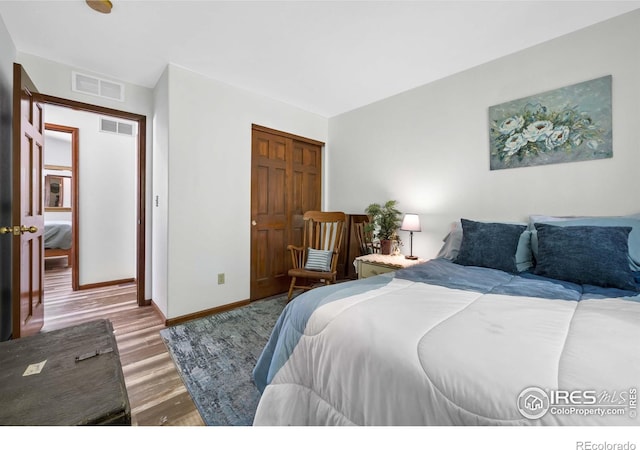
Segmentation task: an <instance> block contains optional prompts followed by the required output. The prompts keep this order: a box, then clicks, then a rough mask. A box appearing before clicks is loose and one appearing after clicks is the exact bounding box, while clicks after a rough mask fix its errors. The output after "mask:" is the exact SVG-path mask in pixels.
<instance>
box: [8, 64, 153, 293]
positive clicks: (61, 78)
mask: <svg viewBox="0 0 640 450" xmlns="http://www.w3.org/2000/svg"><path fill="white" fill-rule="evenodd" d="M17 62H18V63H20V64H22V65H23V66H24V68H25V70H26V71H27V73H28V74H29V76H30V78H31V79H32V81H33V82H34V84H35V85H36V87H37V88H38V90H39V91H40V92H41V93H43V94H47V95H52V96H55V97H61V98H65V99H70V100H76V101H79V102H83V103H89V104H92V105H97V106H103V107H106V108H112V109H116V110H120V111H126V112H131V113H135V114H140V115H144V116H146V117H147V118H150V117H152V115H153V90H152V89H149V88H145V87H141V86H137V85H133V84H129V83H123V84H124V86H125V101H124V102H119V101H116V100H109V99H104V98H101V97H96V96H92V95H87V94H82V93H78V92H74V91H72V90H71V74H72V72H74V71H77V72H81V73H85V74H87V75H94V76H97V77H101V78H106V79H111V77H109V75H108V74H99V73H94V72H91V71H87V70H84V69H82V68H78V67H71V66H67V65H65V64H61V63H58V62H55V61H50V60H47V59H44V58H40V57H38V56H33V55H29V54H27V53H18V55H17ZM114 81H118V82H121V81H119V80H114ZM146 137H147V149H146V150H147V153H146V154H147V161H146V167H147V186H146V191H147V199H146V210H147V211H151V195H150V194H149V193H150V192H151V189H152V186H151V183H152V179H153V178H152V173H151V170H150V168H151V167H152V154H153V148H152V127H151V125H150V120H147V130H146ZM97 214H99V215H100V217H102V219H103V221H104V222H105V223H108V222H109V220H110V217H109V215H108V210H106V209H101V210H100V211H99V212H97ZM145 241H146V242H147V245H146V266H145V269H146V276H145V299H150V298H151V289H152V286H151V272H152V267H151V245H149V244H148V243H149V242H151V220H147V222H146V237H145ZM81 283H82V281H81Z"/></svg>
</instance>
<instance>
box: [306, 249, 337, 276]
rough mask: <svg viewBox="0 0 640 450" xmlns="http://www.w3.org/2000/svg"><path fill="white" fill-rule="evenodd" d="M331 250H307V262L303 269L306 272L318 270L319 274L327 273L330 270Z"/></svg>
mask: <svg viewBox="0 0 640 450" xmlns="http://www.w3.org/2000/svg"><path fill="white" fill-rule="evenodd" d="M331 256H333V252H332V251H331V250H316V249H313V248H307V262H306V263H305V265H304V268H305V269H307V270H318V271H320V272H329V271H330V270H331Z"/></svg>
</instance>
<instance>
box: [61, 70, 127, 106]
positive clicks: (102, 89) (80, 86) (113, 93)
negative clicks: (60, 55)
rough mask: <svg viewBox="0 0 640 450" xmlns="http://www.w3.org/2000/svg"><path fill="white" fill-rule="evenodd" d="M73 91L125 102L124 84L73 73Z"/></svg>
mask: <svg viewBox="0 0 640 450" xmlns="http://www.w3.org/2000/svg"><path fill="white" fill-rule="evenodd" d="M71 89H72V90H73V91H74V92H81V93H83V94H89V95H95V96H96V97H102V98H108V99H109V100H117V101H119V102H123V101H124V84H122V83H116V82H115V81H109V80H105V79H103V78H98V77H94V76H91V75H85V74H83V73H78V72H73V73H72V74H71Z"/></svg>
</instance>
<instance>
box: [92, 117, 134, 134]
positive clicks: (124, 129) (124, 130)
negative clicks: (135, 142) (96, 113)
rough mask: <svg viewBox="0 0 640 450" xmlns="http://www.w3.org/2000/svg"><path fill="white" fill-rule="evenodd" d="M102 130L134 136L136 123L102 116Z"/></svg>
mask: <svg viewBox="0 0 640 450" xmlns="http://www.w3.org/2000/svg"><path fill="white" fill-rule="evenodd" d="M100 131H104V132H105V133H117V134H124V135H126V136H133V135H134V134H135V125H134V124H132V123H126V122H118V121H117V120H113V119H107V118H106V117H100Z"/></svg>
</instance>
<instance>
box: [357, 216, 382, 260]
mask: <svg viewBox="0 0 640 450" xmlns="http://www.w3.org/2000/svg"><path fill="white" fill-rule="evenodd" d="M354 225H355V233H356V236H357V238H358V246H359V248H360V256H364V255H370V254H372V253H380V246H379V245H376V244H374V242H373V231H372V230H367V225H369V222H358V223H356V224H354Z"/></svg>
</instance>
